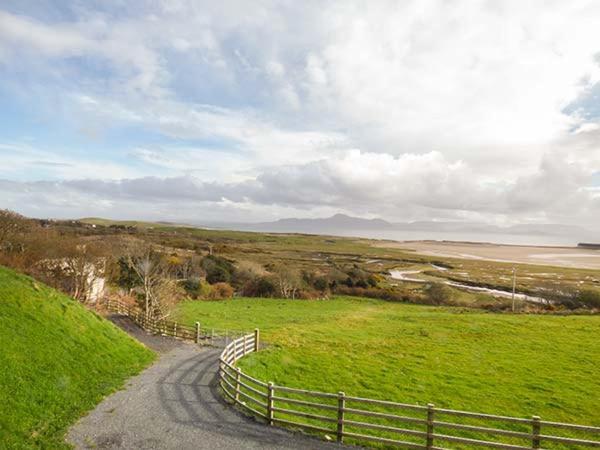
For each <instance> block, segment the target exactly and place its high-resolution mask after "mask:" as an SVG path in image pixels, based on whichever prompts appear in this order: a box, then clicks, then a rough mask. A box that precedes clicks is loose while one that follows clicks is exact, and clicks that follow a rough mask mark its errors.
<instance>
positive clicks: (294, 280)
mask: <svg viewBox="0 0 600 450" xmlns="http://www.w3.org/2000/svg"><path fill="white" fill-rule="evenodd" d="M274 278H275V285H276V286H277V289H278V290H279V294H280V295H281V297H283V298H292V299H294V298H296V293H297V292H298V290H299V289H300V288H301V287H302V277H301V276H300V274H299V273H298V271H296V270H294V269H291V268H289V267H287V266H285V265H283V264H281V265H278V266H276V267H275V270H274Z"/></svg>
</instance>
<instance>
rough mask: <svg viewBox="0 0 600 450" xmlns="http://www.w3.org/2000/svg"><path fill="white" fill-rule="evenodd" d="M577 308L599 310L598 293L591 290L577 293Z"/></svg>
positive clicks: (599, 300)
mask: <svg viewBox="0 0 600 450" xmlns="http://www.w3.org/2000/svg"><path fill="white" fill-rule="evenodd" d="M576 299H577V302H578V303H579V306H581V307H585V308H600V292H599V291H596V290H593V289H582V290H581V291H579V292H578V293H577V297H576Z"/></svg>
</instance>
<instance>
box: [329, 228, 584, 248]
mask: <svg viewBox="0 0 600 450" xmlns="http://www.w3.org/2000/svg"><path fill="white" fill-rule="evenodd" d="M324 234H331V235H334V236H352V237H364V238H370V239H389V240H393V241H423V240H434V241H461V242H489V243H494V244H511V245H536V246H555V247H556V246H558V247H576V246H577V244H578V243H579V242H582V241H585V238H579V239H578V237H577V236H575V237H569V236H554V235H540V234H538V235H534V234H500V233H468V232H467V233H456V232H440V231H402V230H329V231H327V233H324Z"/></svg>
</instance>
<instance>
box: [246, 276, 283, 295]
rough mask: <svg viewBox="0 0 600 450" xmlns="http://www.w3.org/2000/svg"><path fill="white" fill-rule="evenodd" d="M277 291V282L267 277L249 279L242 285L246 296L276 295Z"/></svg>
mask: <svg viewBox="0 0 600 450" xmlns="http://www.w3.org/2000/svg"><path fill="white" fill-rule="evenodd" d="M276 292H277V288H276V286H275V283H273V281H272V280H271V279H270V278H267V277H257V278H254V279H252V280H248V281H246V283H244V286H242V295H244V296H245V297H274V296H275V294H276Z"/></svg>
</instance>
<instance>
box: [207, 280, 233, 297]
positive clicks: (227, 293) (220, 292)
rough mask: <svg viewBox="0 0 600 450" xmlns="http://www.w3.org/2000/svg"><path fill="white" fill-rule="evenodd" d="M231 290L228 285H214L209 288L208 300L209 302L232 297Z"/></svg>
mask: <svg viewBox="0 0 600 450" xmlns="http://www.w3.org/2000/svg"><path fill="white" fill-rule="evenodd" d="M233 292H234V291H233V288H232V287H231V285H230V284H228V283H215V284H213V285H212V286H211V290H210V294H209V296H208V298H210V299H211V300H223V299H226V298H231V297H233Z"/></svg>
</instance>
